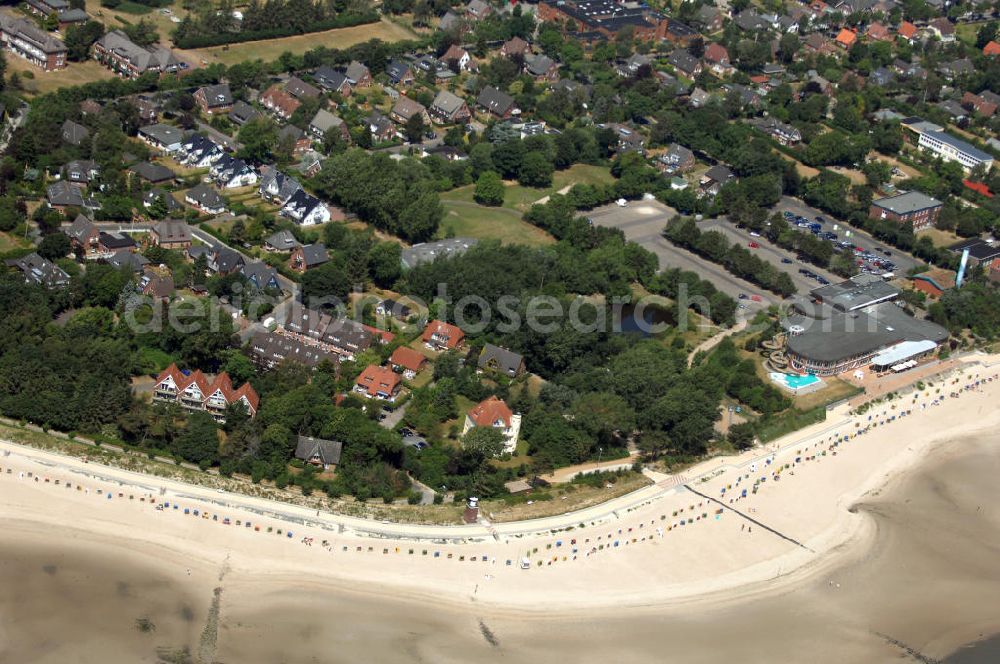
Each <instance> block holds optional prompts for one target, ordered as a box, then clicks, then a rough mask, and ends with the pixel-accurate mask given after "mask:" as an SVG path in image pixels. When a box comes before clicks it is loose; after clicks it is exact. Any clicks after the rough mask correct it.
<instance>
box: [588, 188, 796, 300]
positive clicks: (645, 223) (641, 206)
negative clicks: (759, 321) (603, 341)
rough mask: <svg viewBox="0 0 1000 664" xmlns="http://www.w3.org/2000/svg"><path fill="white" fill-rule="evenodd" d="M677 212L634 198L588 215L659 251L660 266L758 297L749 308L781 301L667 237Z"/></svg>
mask: <svg viewBox="0 0 1000 664" xmlns="http://www.w3.org/2000/svg"><path fill="white" fill-rule="evenodd" d="M675 214H676V211H674V210H673V208H670V207H668V206H666V205H663V204H662V203H660V202H658V201H633V202H631V203H629V205H628V207H624V208H621V207H618V206H617V205H608V206H604V207H602V208H597V209H595V210H594V211H592V212H590V213H589V214H588V215H587V217H588V218H589V219H590V220H592V221H593V223H595V224H597V225H599V226H606V227H609V228H617V229H620V230H621V231H622V232H623V233H625V238H626V239H627V240H631V241H633V242H635V243H637V244H639V245H640V246H642V247H644V248H645V249H648V250H649V251H651V252H653V253H654V254H656V256H657V258H659V261H660V269H661V270H662V269H666V268H669V267H678V268H681V269H682V270H691V271H692V272H696V273H697V274H698V275H699V276H701V277H702V278H703V279H707V280H708V281H710V282H711V283H712V284H713V285H714V286H715V287H716V288H718V289H719V290H720V291H722V292H723V293H726V294H728V295H731V296H732V297H739V296H740V295H741V294H746V295H748V296H751V297H752V296H757V297H758V298H759V299H760V301H759V302H755V301H752V300H747V301H746V302H745V304H747V306H748V307H749V310H754V309H758V308H761V307H766V306H769V305H770V304H774V303H776V302H778V301H780V298H778V297H777V296H776V295H774V294H773V293H770V292H768V291H765V290H764V289H762V288H760V287H759V286H755V285H754V284H751V283H750V282H749V281H745V280H743V279H740V278H739V277H736V276H733V275H732V274H730V273H729V272H727V271H726V269H725V268H723V267H722V266H721V265H717V264H715V263H712V262H710V261H707V260H705V259H703V258H701V257H699V256H697V255H696V254H694V253H692V252H690V251H687V250H686V249H682V248H680V247H678V246H676V245H674V244H672V243H671V242H669V241H668V240H666V239H665V238H664V237H663V235H662V233H663V229H664V227H665V226H666V225H667V221H668V220H669V219H671V218H672V217H673V216H674V215H675Z"/></svg>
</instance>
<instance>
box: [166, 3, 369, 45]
mask: <svg viewBox="0 0 1000 664" xmlns="http://www.w3.org/2000/svg"><path fill="white" fill-rule="evenodd" d="M378 21H379V17H378V14H377V13H375V12H368V13H365V14H347V15H341V16H338V17H337V18H332V19H329V20H326V21H319V22H316V23H313V24H312V25H310V26H309V29H308V30H307V31H305V32H303V31H300V30H296V29H295V28H290V27H286V28H272V29H271V30H256V31H254V32H222V33H217V34H212V35H182V36H175V37H174V46H176V47H177V48H185V49H187V48H206V47H210V46H223V45H225V44H239V43H241V42H248V41H262V40H265V39H282V38H284V37H294V36H295V35H302V34H309V33H312V32H323V31H325V30H335V29H337V28H352V27H354V26H356V25H364V24H367V23H378Z"/></svg>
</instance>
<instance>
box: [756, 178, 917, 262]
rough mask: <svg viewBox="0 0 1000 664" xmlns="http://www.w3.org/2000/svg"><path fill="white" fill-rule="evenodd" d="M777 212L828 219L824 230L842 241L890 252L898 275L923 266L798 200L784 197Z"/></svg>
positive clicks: (897, 250)
mask: <svg viewBox="0 0 1000 664" xmlns="http://www.w3.org/2000/svg"><path fill="white" fill-rule="evenodd" d="M775 210H777V211H778V212H784V211H786V210H787V211H789V212H791V213H792V214H797V215H799V216H802V217H805V218H806V219H808V220H809V221H813V220H815V219H816V217H823V218H824V219H826V222H825V223H824V224H823V230H824V231H829V232H832V233H836V234H837V235H838V236H840V239H841V240H850V241H851V242H852V243H854V244H855V245H856V246H858V247H861V248H862V249H865V250H866V251H871V252H873V253H874V254H875V255H877V256H885V253H884V250H888V251H889V253H890V254H891V255H890V256H889V257H888V258H889V260H891V261H892V262H893V263H895V264H896V269H895V274H897V275H905V274H906V273H907V272H908V271H909V270H910V269H911V268H914V267H916V266H917V265H923V262H922V261H920V260H918V259H917V258H914V257H913V256H912V255H911V254H907V253H905V252H903V251H900V250H899V249H896V248H895V247H893V246H891V245H888V244H886V243H884V242H880V241H878V240H876V239H875V238H873V237H872V236H871V235H869V234H868V233H866V232H865V231H862V230H858V229H857V228H854V227H853V226H851V225H849V224H847V223H844V222H837V221H835V220H833V218H832V217H831V216H830V215H829V214H827V213H825V212H823V211H822V210H818V209H816V208H813V207H809V206H808V205H806V204H805V203H803V202H802V201H800V200H799V199H797V198H792V197H791V196H783V197H782V198H781V201H780V202H779V203H778V205H777V206H776V207H775ZM834 226H837V228H834ZM848 232H850V237H847V233H848ZM810 269H812V268H810ZM814 272H815V270H814Z"/></svg>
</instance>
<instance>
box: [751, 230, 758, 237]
mask: <svg viewBox="0 0 1000 664" xmlns="http://www.w3.org/2000/svg"><path fill="white" fill-rule="evenodd" d="M750 237H760V233H758V232H757V231H750Z"/></svg>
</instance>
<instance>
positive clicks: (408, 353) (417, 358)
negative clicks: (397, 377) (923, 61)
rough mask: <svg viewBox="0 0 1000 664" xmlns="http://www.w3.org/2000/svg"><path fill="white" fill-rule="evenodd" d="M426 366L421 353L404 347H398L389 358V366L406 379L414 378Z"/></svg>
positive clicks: (425, 359) (424, 358)
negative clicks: (398, 371) (400, 372)
mask: <svg viewBox="0 0 1000 664" xmlns="http://www.w3.org/2000/svg"><path fill="white" fill-rule="evenodd" d="M426 364H427V358H426V357H424V354H423V353H420V352H419V351H415V350H413V349H412V348H407V347H406V346H400V347H399V348H397V349H396V350H394V351H392V356H391V357H390V358H389V366H391V367H392V368H393V369H396V370H400V371H402V372H403V376H405V377H406V378H413V377H414V376H416V375H417V372H418V371H420V370H421V369H423V368H424V366H425V365H426Z"/></svg>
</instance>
